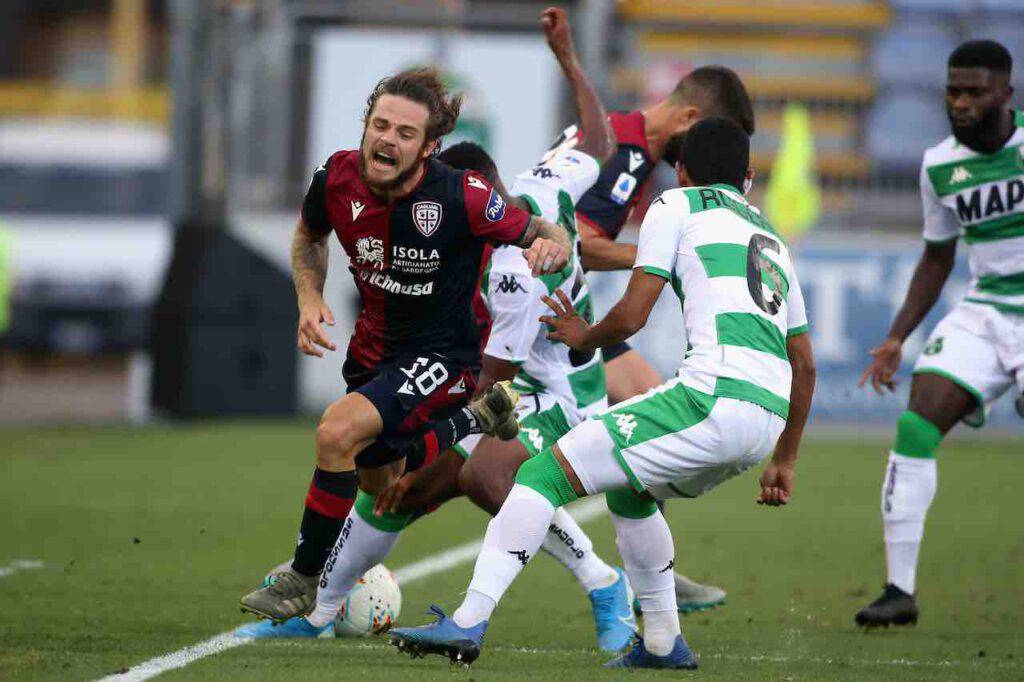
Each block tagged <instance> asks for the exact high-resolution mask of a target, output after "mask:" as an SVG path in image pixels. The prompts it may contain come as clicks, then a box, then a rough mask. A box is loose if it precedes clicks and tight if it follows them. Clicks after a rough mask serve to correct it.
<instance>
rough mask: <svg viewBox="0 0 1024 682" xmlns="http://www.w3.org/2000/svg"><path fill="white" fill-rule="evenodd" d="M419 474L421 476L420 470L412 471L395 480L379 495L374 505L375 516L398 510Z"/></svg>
mask: <svg viewBox="0 0 1024 682" xmlns="http://www.w3.org/2000/svg"><path fill="white" fill-rule="evenodd" d="M417 476H419V471H410V472H408V473H406V474H405V475H404V476H402V477H401V478H399V479H398V480H397V481H395V482H394V483H393V484H392V485H391V486H390V487H389V488H388V489H387V490H385V491H384V492H382V493H381V494H380V495H378V496H377V501H376V502H375V503H374V505H373V514H374V516H380V515H381V514H384V513H391V514H394V513H395V512H397V511H398V507H399V505H401V504H402V500H403V499H404V498H405V494H406V493H407V492H408V491H409V488H411V487H412V484H413V483H414V482H415V481H416V477H417Z"/></svg>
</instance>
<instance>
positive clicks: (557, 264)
mask: <svg viewBox="0 0 1024 682" xmlns="http://www.w3.org/2000/svg"><path fill="white" fill-rule="evenodd" d="M523 258H525V259H526V262H527V263H529V264H530V271H531V272H532V273H533V276H534V277H537V276H538V275H549V274H551V273H552V272H558V271H559V270H561V269H562V268H564V267H565V265H566V263H568V262H569V254H568V253H566V251H565V249H564V248H563V247H562V245H561V244H559V243H558V242H556V241H554V240H552V239H545V238H544V237H538V238H536V239H534V240H533V243H532V244H530V248H528V249H524V250H523Z"/></svg>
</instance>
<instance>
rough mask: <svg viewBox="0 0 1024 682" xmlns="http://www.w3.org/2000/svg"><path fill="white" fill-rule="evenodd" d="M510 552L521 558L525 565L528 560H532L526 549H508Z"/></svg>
mask: <svg viewBox="0 0 1024 682" xmlns="http://www.w3.org/2000/svg"><path fill="white" fill-rule="evenodd" d="M508 553H509V554H511V555H512V556H514V557H515V558H517V559H519V561H520V562H521V563H522V564H523V566H525V565H526V564H527V562H529V561H530V555H529V554H527V553H526V550H525V549H520V550H519V551H515V550H511V549H510V550H508Z"/></svg>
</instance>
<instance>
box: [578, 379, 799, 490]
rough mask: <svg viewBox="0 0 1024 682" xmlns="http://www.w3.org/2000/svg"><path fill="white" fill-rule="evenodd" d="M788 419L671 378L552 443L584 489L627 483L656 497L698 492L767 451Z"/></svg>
mask: <svg viewBox="0 0 1024 682" xmlns="http://www.w3.org/2000/svg"><path fill="white" fill-rule="evenodd" d="M785 425H786V422H785V420H784V419H782V417H780V416H778V415H777V414H775V413H773V412H769V411H768V410H766V409H764V408H763V407H761V406H760V405H755V404H754V403H748V402H746V401H742V400H735V399H732V398H716V397H714V396H710V395H707V394H705V393H701V392H700V391H695V390H693V389H691V388H688V387H686V386H684V385H683V384H682V383H681V382H680V381H679V380H678V379H672V380H671V381H668V382H666V383H664V384H662V385H661V386H659V387H658V388H655V389H653V390H651V391H648V392H647V393H645V394H644V395H642V396H639V397H637V398H633V399H631V400H627V401H624V402H622V403H619V404H618V405H616V406H614V407H612V408H611V409H609V410H607V411H606V412H604V413H603V414H602V415H600V416H598V417H596V418H594V419H590V420H588V421H586V422H584V423H583V424H581V425H579V426H577V427H576V428H574V429H573V430H572V431H570V432H569V433H568V434H566V435H565V436H563V437H562V438H561V439H559V441H558V447H559V449H560V450H561V451H562V454H564V455H565V457H566V459H567V460H568V461H569V463H570V464H571V465H572V467H573V469H574V470H575V472H576V474H577V476H579V478H580V482H581V483H582V484H583V487H584V488H585V489H586V491H587V492H588V493H589V494H595V493H599V492H606V491H608V490H610V489H613V488H621V487H623V485H626V484H628V485H629V486H631V487H632V488H633V489H634V490H636V491H638V492H640V491H643V490H646V491H647V492H649V493H650V494H651V495H653V496H654V497H656V498H659V499H664V498H669V497H697V496H698V495H701V494H703V493H705V492H707V491H709V490H711V489H712V488H714V487H715V486H717V485H718V484H720V483H722V482H724V481H726V480H728V479H730V478H732V477H733V476H736V475H737V474H740V473H742V472H744V471H746V470H747V469H749V468H750V467H753V466H755V465H757V464H758V463H760V462H761V461H762V460H763V459H764V458H765V457H767V456H768V455H769V454H771V452H772V450H773V449H774V448H775V443H776V442H777V441H778V439H779V435H780V434H781V433H782V429H783V428H784V427H785Z"/></svg>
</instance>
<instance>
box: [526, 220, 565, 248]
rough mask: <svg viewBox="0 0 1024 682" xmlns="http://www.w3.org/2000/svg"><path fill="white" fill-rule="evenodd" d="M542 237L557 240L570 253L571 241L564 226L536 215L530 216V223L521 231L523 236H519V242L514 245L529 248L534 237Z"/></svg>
mask: <svg viewBox="0 0 1024 682" xmlns="http://www.w3.org/2000/svg"><path fill="white" fill-rule="evenodd" d="M539 238H544V239H550V240H551V241H553V242H557V243H558V244H559V245H560V246H561V247H562V248H563V249H565V252H566V253H570V254H571V253H572V241H571V240H570V239H569V233H568V232H566V230H565V228H564V227H562V226H561V225H556V224H555V223H552V222H548V221H547V220H544V219H543V218H539V217H537V216H531V217H530V224H529V225H527V226H526V231H525V232H523V236H522V237H521V238H520V240H519V243H518V244H516V246H520V247H522V248H524V249H525V248H529V246H530V245H531V244H533V242H534V240H535V239H539Z"/></svg>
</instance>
